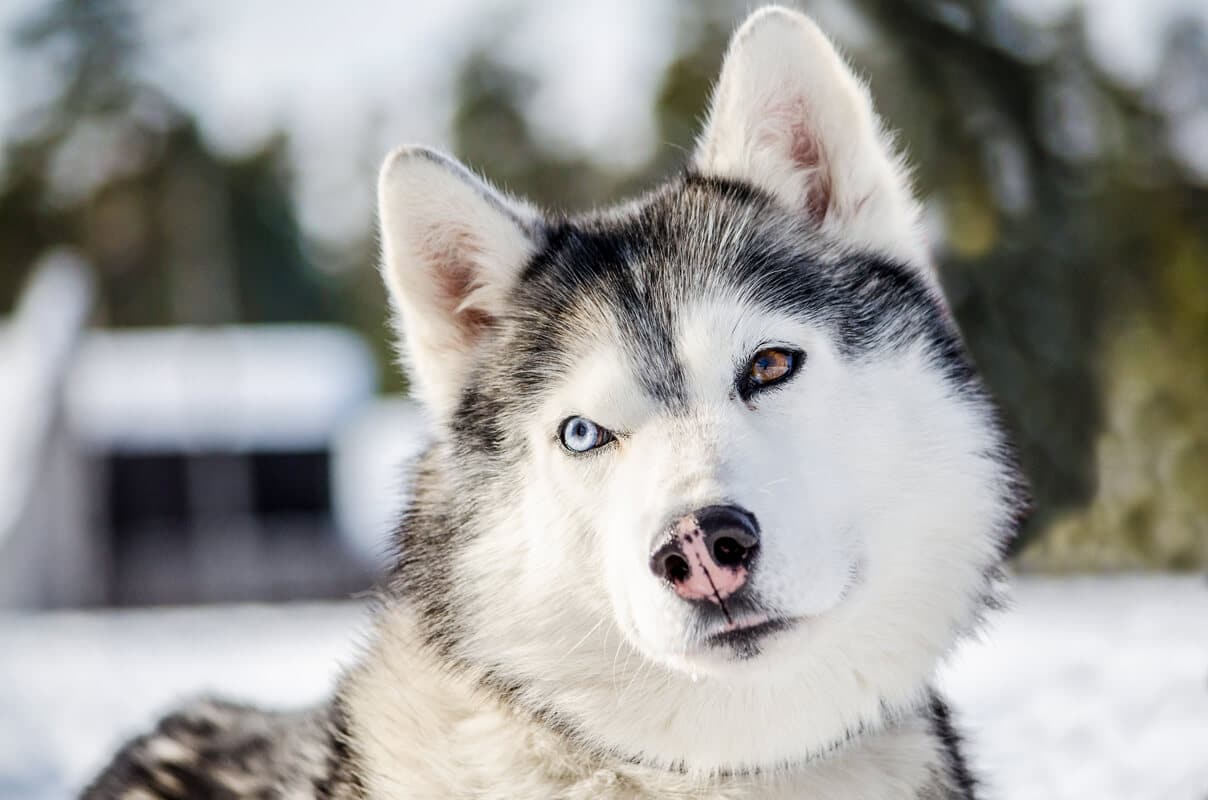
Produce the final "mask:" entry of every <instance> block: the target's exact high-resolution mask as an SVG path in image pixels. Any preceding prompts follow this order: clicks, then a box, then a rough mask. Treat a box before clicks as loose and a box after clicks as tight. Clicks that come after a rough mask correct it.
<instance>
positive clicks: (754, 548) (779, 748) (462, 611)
mask: <svg viewBox="0 0 1208 800" xmlns="http://www.w3.org/2000/svg"><path fill="white" fill-rule="evenodd" d="M381 203H382V226H383V241H384V247H385V266H384V270H383V271H384V274H385V277H386V280H387V283H388V285H389V286H390V288H391V290H392V295H393V298H394V301H395V303H396V307H397V309H398V311H399V317H400V322H401V333H402V338H403V346H404V354H405V356H406V359H407V361H408V364H409V367H410V370H411V376H412V379H413V382H414V388H415V390H416V392H417V394H418V396H419V397H420V398H421V400H422V401H423V402H424V403H425V404H426V406H427V408H428V409H429V411H430V413H431V415H432V416H433V418H434V421H435V423H436V428H437V430H438V432H439V433H438V436H437V443H436V445H435V446H434V448H433V450H432V452H431V453H430V454H429V456H428V457H427V459H426V461H425V464H424V466H423V467H422V469H421V473H420V477H419V479H418V484H417V492H418V497H417V501H416V505H415V507H414V508H413V510H412V511H411V512H410V514H409V516H408V519H407V521H406V523H405V525H404V531H403V540H402V542H401V548H402V559H401V565H400V576H399V577H400V581H401V584H402V587H403V590H404V592H405V593H406V594H407V595H408V598H409V600H410V601H411V602H412V603H413V604H414V605H415V606H416V608H417V609H418V610H419V611H420V614H421V617H423V620H424V625H425V627H426V629H427V631H428V634H429V637H430V639H431V640H432V641H433V642H436V643H439V644H441V645H442V646H443V647H444V648H445V649H446V653H447V654H448V655H449V656H450V657H451V658H454V659H456V660H460V661H462V662H466V663H470V664H473V665H474V666H476V667H477V668H479V669H481V670H483V671H484V674H486V675H487V676H489V678H488V679H489V680H490V681H492V682H494V683H495V684H497V685H498V686H501V687H506V688H507V689H508V690H509V691H510V693H511V694H512V696H514V697H516V698H518V699H519V701H520V702H522V703H523V704H525V705H527V706H528V707H529V708H530V709H532V710H534V711H536V712H538V713H540V714H543V715H547V716H550V717H552V718H554V719H555V720H556V721H557V723H558V724H559V725H561V726H563V727H564V728H565V729H566V730H568V731H570V732H571V733H573V734H574V735H577V736H580V737H582V738H584V739H585V740H587V741H589V742H590V743H592V744H594V745H597V746H600V747H604V748H608V749H611V750H615V751H619V752H621V753H623V754H625V755H626V756H627V757H630V758H637V759H643V760H649V761H652V762H655V763H661V764H678V765H683V766H687V767H688V768H691V769H702V770H717V769H733V768H739V767H746V766H752V765H761V764H763V765H766V764H774V763H778V762H782V761H784V760H787V759H792V758H795V757H801V756H802V755H803V754H807V753H809V752H814V751H816V750H818V749H819V748H822V747H825V746H828V745H829V744H831V743H833V742H834V741H836V740H839V739H841V738H842V737H843V736H844V735H846V734H847V733H849V732H851V731H852V730H854V729H856V728H857V727H859V726H875V725H876V724H878V723H879V722H880V721H881V720H883V719H884V718H885V716H886V715H887V714H891V713H892V712H893V711H894V709H897V708H900V707H901V706H903V705H904V704H907V703H909V702H912V700H913V699H915V698H916V696H917V693H918V691H919V689H920V687H921V685H922V683H923V681H924V679H925V677H926V675H927V674H928V672H929V671H930V670H931V669H932V668H933V666H934V663H935V660H936V659H937V658H938V657H939V655H941V654H942V653H943V652H944V650H945V649H946V648H947V647H949V646H950V644H951V642H952V640H953V638H954V636H955V635H956V633H957V632H959V631H960V630H961V629H962V628H964V627H966V626H968V625H969V624H970V623H971V621H972V618H973V617H974V615H975V614H976V611H977V609H978V607H979V605H980V603H981V598H982V596H983V595H984V592H985V590H986V582H987V577H986V576H987V573H988V571H989V570H990V569H991V568H992V567H993V566H994V565H995V564H996V563H997V561H998V560H999V558H1000V557H1001V555H1000V554H1001V550H1002V547H1003V544H1004V541H1005V540H1006V538H1007V537H1008V536H1009V534H1010V533H1011V531H1012V527H1013V523H1014V521H1015V517H1016V514H1017V511H1018V501H1019V498H1020V490H1019V480H1018V476H1017V475H1016V473H1015V471H1014V467H1013V461H1012V459H1011V458H1010V456H1009V449H1008V448H1007V446H1006V444H1005V443H1004V441H1003V438H1002V434H1001V432H1000V430H999V428H998V427H997V425H996V424H995V422H994V414H993V410H992V407H991V405H990V403H989V401H988V399H987V397H986V395H985V393H984V391H983V390H982V388H981V386H980V384H979V383H978V381H977V379H976V376H975V375H974V373H973V371H972V369H971V367H970V365H969V363H968V362H967V360H966V357H965V355H964V353H963V350H962V347H961V345H960V342H959V338H958V334H957V332H956V331H955V329H954V327H953V324H952V322H951V320H950V318H949V316H948V314H947V311H946V307H945V305H944V302H943V300H942V298H941V296H940V295H939V291H938V288H937V285H936V282H935V280H934V276H933V275H932V272H931V270H930V266H929V264H928V262H927V261H926V257H925V255H924V248H923V246H922V242H921V238H920V235H919V233H918V230H917V224H916V223H917V210H916V207H915V205H914V203H913V201H912V200H911V195H910V191H909V187H908V186H907V184H906V183H905V180H904V178H903V176H902V172H901V170H900V168H899V167H898V164H897V162H896V160H895V159H894V157H893V155H892V153H891V151H890V149H889V148H888V147H887V146H886V144H885V143H884V139H883V136H882V134H881V131H880V129H879V127H878V124H877V122H876V119H875V116H874V115H873V113H872V110H871V106H870V104H869V100H868V97H867V94H866V92H865V90H864V89H863V87H862V86H861V85H860V84H859V83H858V82H857V81H856V79H855V78H854V77H853V76H852V75H851V73H850V71H849V70H848V69H847V67H846V66H845V65H844V64H843V62H842V60H841V59H840V58H839V57H838V56H837V55H836V54H835V52H834V50H833V49H832V48H831V46H830V45H829V43H828V42H827V41H826V39H825V38H824V37H823V36H822V35H821V34H820V33H819V32H818V31H817V29H816V28H814V27H813V25H812V24H811V23H809V22H808V21H807V20H805V19H804V18H803V17H800V16H799V15H797V14H794V13H792V12H787V11H782V10H769V11H764V12H761V13H760V14H757V15H756V16H755V17H754V18H753V19H752V20H751V21H749V22H748V23H747V24H746V26H744V28H743V29H742V30H741V31H740V32H739V33H738V34H737V35H736V37H735V42H734V44H733V45H732V47H731V50H730V53H729V55H728V57H727V61H726V65H725V68H724V71H723V75H722V78H721V81H720V83H719V86H718V89H717V92H716V95H715V98H714V103H713V109H712V114H711V117H710V120H709V123H708V126H707V129H706V131H705V133H704V135H703V137H702V141H701V144H700V147H699V149H698V152H697V154H696V156H695V158H694V161H693V164H692V168H691V171H690V173H689V174H687V175H686V176H685V177H683V178H681V179H678V180H676V181H673V182H672V183H671V184H669V185H668V186H666V187H664V188H663V189H662V190H660V191H659V192H657V193H655V194H653V195H651V196H650V197H648V198H646V199H644V200H642V201H639V202H637V203H634V204H633V205H631V206H628V207H625V208H621V209H618V210H616V211H614V212H611V213H608V214H604V215H595V216H592V217H590V218H583V219H570V220H562V219H559V220H551V219H546V218H543V217H542V216H540V215H539V214H537V213H536V212H535V211H533V210H532V209H530V208H529V207H527V206H524V205H522V204H519V203H517V202H516V201H514V200H511V199H510V198H506V197H504V196H502V195H500V194H498V193H497V192H495V191H493V190H492V189H490V188H489V187H486V186H485V185H483V184H482V183H481V182H479V181H478V180H477V179H475V178H474V177H473V176H471V175H470V174H469V173H467V172H466V171H464V170H463V169H462V168H460V167H459V166H457V165H456V164H455V163H453V162H450V161H448V160H447V159H445V158H443V157H441V156H437V155H435V154H433V153H431V152H429V151H422V150H405V151H400V152H399V153H397V154H395V155H394V156H392V158H391V159H390V160H389V161H388V163H387V165H386V167H385V168H384V170H383V177H382V183H381ZM790 706H791V707H792V710H787V711H786V708H789V707H790Z"/></svg>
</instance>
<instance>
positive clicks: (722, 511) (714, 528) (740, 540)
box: [650, 506, 759, 604]
mask: <svg viewBox="0 0 1208 800" xmlns="http://www.w3.org/2000/svg"><path fill="white" fill-rule="evenodd" d="M758 552H759V523H758V522H756V521H755V517H754V515H752V514H751V513H750V512H749V511H746V510H744V509H741V508H739V507H737V506H707V507H705V508H701V509H697V510H696V511H694V512H692V513H691V514H686V515H684V516H683V517H680V518H679V519H678V520H676V521H675V522H674V523H673V524H672V525H671V530H670V535H669V537H668V538H667V539H666V540H664V543H663V545H662V546H661V547H659V548H658V549H656V550H655V551H654V553H653V554H652V555H651V557H650V569H651V571H652V572H653V573H654V574H655V575H656V576H658V577H660V578H663V579H664V580H666V581H668V582H670V583H671V585H672V586H673V587H674V588H675V591H676V594H678V595H679V596H680V597H682V598H684V599H685V600H710V601H712V602H714V603H718V604H720V603H721V602H722V601H723V600H725V599H726V598H727V597H729V596H730V595H732V594H734V593H735V592H737V591H738V590H739V589H741V588H742V587H743V584H745V583H746V582H747V575H748V574H749V573H750V569H751V562H752V561H753V560H754V559H755V555H756V554H757V553H758Z"/></svg>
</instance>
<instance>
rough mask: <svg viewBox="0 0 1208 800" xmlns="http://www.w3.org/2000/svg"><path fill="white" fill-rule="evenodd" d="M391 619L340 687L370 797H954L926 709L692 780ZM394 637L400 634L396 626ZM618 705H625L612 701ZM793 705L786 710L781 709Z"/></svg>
mask: <svg viewBox="0 0 1208 800" xmlns="http://www.w3.org/2000/svg"><path fill="white" fill-rule="evenodd" d="M398 623H401V624H402V625H405V622H403V621H402V620H398V619H397V618H396V624H395V625H393V626H391V629H389V630H386V631H381V632H380V635H379V637H378V639H377V643H376V644H375V646H374V649H373V651H372V653H371V656H370V657H369V658H368V659H366V661H365V662H364V663H363V665H362V666H361V667H360V668H359V669H358V670H356V671H354V672H353V673H351V674H350V675H349V676H348V677H347V679H346V681H345V683H344V686H343V689H342V691H341V693H340V702H341V703H342V705H343V708H344V713H345V715H346V719H347V724H348V734H349V736H350V738H351V741H352V743H353V744H352V749H353V750H354V751H355V758H356V759H357V761H358V762H359V763H358V771H359V773H360V775H361V780H362V786H363V789H364V791H365V792H366V795H367V796H368V797H372V798H428V797H431V798H437V797H478V798H493V797H499V798H503V797H507V798H516V799H517V800H527V799H528V798H532V800H538V798H542V799H544V798H561V799H562V800H579V799H580V798H582V799H583V800H586V798H615V800H621V798H627V799H630V798H632V799H635V800H636V798H695V799H697V800H702V799H712V798H716V799H717V800H721V799H722V798H726V800H737V799H738V798H769V799H771V798H786V799H787V798H813V799H816V800H830V799H832V798H833V800H841V799H842V800H850V798H868V799H869V800H872V799H874V798H925V799H926V800H941V799H943V798H961V797H963V796H964V795H963V794H962V793H961V789H960V775H959V774H954V773H953V770H952V765H953V764H952V761H951V758H950V753H949V751H948V750H947V747H946V744H945V742H944V740H943V733H942V731H938V730H937V729H936V727H935V725H934V720H933V719H930V718H929V717H928V716H927V715H926V714H921V715H919V716H917V717H914V718H910V719H906V720H903V721H902V722H901V723H900V724H898V725H897V726H896V727H895V728H893V729H892V730H889V731H885V732H881V733H877V734H873V735H868V736H865V737H862V738H861V739H859V740H858V741H855V742H852V743H850V744H848V745H846V746H845V747H842V748H840V749H839V750H838V751H836V752H834V753H832V754H831V755H829V756H827V757H824V758H820V759H817V760H816V761H814V762H812V763H808V764H803V765H798V766H794V767H791V768H786V769H784V770H783V771H778V772H765V773H759V774H744V775H735V776H724V777H708V778H706V777H698V776H691V775H687V774H684V773H681V772H676V771H671V770H665V769H661V768H657V767H650V766H644V765H640V764H635V763H631V762H629V761H625V760H622V759H620V758H613V757H609V756H603V755H600V754H597V753H593V752H590V751H589V750H587V749H586V748H583V747H580V746H578V745H576V744H575V743H574V741H573V739H571V738H568V737H567V736H566V735H564V734H563V733H561V732H557V731H555V730H553V729H552V728H551V727H549V726H548V725H546V724H544V723H542V722H539V721H537V720H536V719H534V717H533V716H532V715H531V714H529V713H528V712H526V711H523V710H520V709H517V708H515V707H513V706H511V705H509V703H508V702H507V701H506V700H505V699H504V698H503V697H501V696H500V695H499V694H497V693H495V692H493V691H488V690H486V689H483V688H482V687H481V684H480V683H479V682H478V681H477V679H476V677H475V676H472V675H466V674H455V673H452V672H450V671H449V670H448V668H447V667H446V666H443V665H442V664H440V663H439V662H437V661H436V660H435V659H431V660H430V659H429V658H427V657H425V656H424V655H423V653H424V650H423V649H422V648H418V647H416V646H415V641H414V638H413V636H412V635H411V634H410V632H406V631H400V630H399V627H400V625H399V624H398ZM400 634H401V635H400ZM617 713H618V714H624V713H625V709H624V708H618V709H617ZM789 713H792V712H789Z"/></svg>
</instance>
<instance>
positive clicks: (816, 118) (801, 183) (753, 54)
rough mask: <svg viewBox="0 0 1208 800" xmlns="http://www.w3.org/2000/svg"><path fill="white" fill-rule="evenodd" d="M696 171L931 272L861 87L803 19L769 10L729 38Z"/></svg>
mask: <svg viewBox="0 0 1208 800" xmlns="http://www.w3.org/2000/svg"><path fill="white" fill-rule="evenodd" d="M803 154H809V156H810V158H808V159H805V160H804V161H803V159H802V158H801V156H802V155H803ZM696 166H697V168H698V169H699V170H701V171H702V172H704V173H706V174H710V175H718V176H722V177H733V178H741V179H743V180H748V181H751V182H753V183H755V184H756V185H757V186H759V187H761V188H763V189H765V190H766V191H768V192H771V193H772V194H773V195H775V196H776V197H778V198H780V200H781V201H783V202H784V203H785V204H786V205H787V206H788V207H790V208H792V209H794V210H796V211H797V212H798V213H802V214H810V215H811V216H813V217H815V219H814V220H813V221H814V222H815V223H816V224H817V225H818V226H819V229H820V230H821V231H822V232H823V233H824V234H826V235H829V236H831V237H834V238H835V239H837V240H839V241H843V242H847V243H849V244H854V245H857V246H859V247H864V248H869V249H874V250H879V251H882V252H884V253H887V254H889V255H891V256H894V257H896V258H899V259H901V260H903V261H905V262H906V263H909V264H913V265H915V266H916V267H919V268H920V269H921V270H922V271H923V272H924V273H925V274H927V275H929V276H930V274H931V272H932V270H931V266H930V264H931V261H930V257H929V256H928V252H927V246H926V239H925V237H924V235H923V232H922V230H921V229H920V225H919V208H918V205H917V203H915V201H914V198H913V196H912V194H911V190H910V183H909V180H908V179H907V175H906V170H905V168H904V166H903V163H902V160H901V159H900V157H898V156H897V155H896V154H895V152H894V149H893V145H892V143H891V141H890V137H889V136H888V135H887V134H886V132H885V130H884V129H883V128H882V126H881V122H880V120H879V119H878V117H877V115H876V112H875V111H874V110H873V106H872V99H871V98H870V97H869V94H868V90H867V89H866V88H865V86H864V84H863V83H862V82H861V81H860V79H859V78H857V77H856V75H855V74H854V73H853V72H852V70H851V68H850V67H848V66H847V64H846V63H845V62H844V60H843V58H842V56H840V55H839V53H838V52H837V51H836V50H835V48H834V46H833V45H832V44H831V42H830V41H829V40H828V39H827V38H826V35H825V34H823V33H822V31H820V30H819V29H818V26H817V25H815V24H814V23H813V22H812V21H811V20H810V19H809V18H807V17H805V16H803V15H802V14H799V13H797V12H795V11H790V10H788V9H785V8H780V7H777V6H770V7H767V8H764V9H762V10H760V11H757V12H756V13H755V14H753V15H751V17H750V19H748V20H747V21H746V23H744V24H743V26H742V28H740V29H739V31H738V32H737V33H736V34H735V35H734V38H733V40H732V41H731V44H730V49H729V52H728V53H727V54H726V59H725V65H724V66H723V68H722V75H721V80H720V81H719V82H718V84H717V88H716V90H715V91H714V95H713V102H712V108H711V111H710V114H709V121H708V124H707V125H706V127H705V131H704V134H703V135H702V136H701V139H700V142H699V144H698V146H697V152H696ZM823 196H825V203H824V204H822V205H824V207H820V206H819V198H821V197H823Z"/></svg>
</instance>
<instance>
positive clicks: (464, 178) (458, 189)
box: [378, 148, 542, 420]
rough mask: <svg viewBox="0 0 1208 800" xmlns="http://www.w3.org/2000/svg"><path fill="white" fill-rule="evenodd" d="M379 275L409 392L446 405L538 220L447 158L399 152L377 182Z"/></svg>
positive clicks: (436, 406) (532, 246) (441, 407)
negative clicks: (393, 317) (390, 307)
mask: <svg viewBox="0 0 1208 800" xmlns="http://www.w3.org/2000/svg"><path fill="white" fill-rule="evenodd" d="M378 215H379V221H380V224H381V231H382V277H383V279H384V280H385V282H386V286H387V288H388V289H389V290H390V297H391V301H392V305H393V307H394V312H395V315H396V321H397V326H398V333H399V336H400V337H401V339H402V342H401V352H402V355H403V360H404V363H405V364H406V366H407V367H408V371H409V374H410V378H411V381H412V389H413V391H414V392H415V394H416V396H418V397H419V399H420V400H421V401H422V402H423V403H424V404H425V405H426V406H427V407H428V409H429V411H431V412H432V413H433V414H434V415H435V416H436V417H437V418H438V419H441V420H447V419H448V417H449V415H450V414H452V412H453V411H454V409H455V408H456V405H457V402H458V398H459V397H460V394H461V391H462V389H463V388H464V385H465V382H466V380H467V375H468V374H469V371H470V361H469V356H471V355H472V353H473V351H474V349H475V348H476V347H478V346H479V344H480V343H481V341H482V339H483V337H484V336H487V335H489V333H490V331H491V330H492V329H493V327H494V326H495V324H496V321H497V318H498V316H499V315H500V314H501V313H502V311H503V309H504V306H505V304H506V302H507V297H508V293H509V291H510V290H511V288H512V285H513V284H514V282H515V280H516V278H517V277H518V276H519V274H520V272H521V270H523V269H524V266H525V265H526V264H527V263H528V261H529V259H531V258H532V256H533V254H534V252H535V251H536V249H537V247H538V242H539V241H540V237H541V230H542V221H541V217H540V216H539V215H538V214H537V213H536V212H535V211H534V210H533V209H531V208H529V207H528V206H526V205H524V204H522V203H520V202H518V201H515V200H513V199H511V198H509V197H507V196H505V195H503V194H502V193H500V192H498V191H496V190H495V189H493V188H492V187H490V186H488V185H487V184H486V183H484V182H483V181H482V180H480V179H479V178H477V177H476V176H475V175H473V174H472V173H471V172H470V171H469V170H467V169H466V168H465V167H463V166H462V165H461V164H459V163H458V162H456V161H454V160H453V159H451V158H448V157H446V156H443V155H441V154H439V153H436V152H434V151H431V150H426V149H423V148H401V149H399V150H396V151H395V152H393V153H392V154H391V155H390V156H389V157H388V158H387V159H386V163H385V164H383V165H382V171H381V175H380V177H379V179H378Z"/></svg>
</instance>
